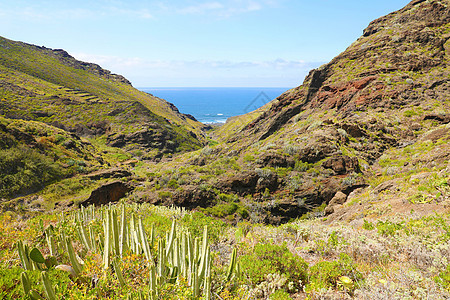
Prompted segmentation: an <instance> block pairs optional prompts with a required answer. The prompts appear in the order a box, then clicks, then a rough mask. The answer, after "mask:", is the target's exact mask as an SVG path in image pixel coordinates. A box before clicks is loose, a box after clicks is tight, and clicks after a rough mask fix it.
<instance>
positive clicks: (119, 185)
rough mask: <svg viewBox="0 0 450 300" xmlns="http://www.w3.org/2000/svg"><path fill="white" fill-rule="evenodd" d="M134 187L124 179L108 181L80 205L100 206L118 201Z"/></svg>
mask: <svg viewBox="0 0 450 300" xmlns="http://www.w3.org/2000/svg"><path fill="white" fill-rule="evenodd" d="M132 190H133V188H132V187H131V186H130V185H129V184H126V183H124V182H122V181H113V182H110V183H106V184H104V185H102V186H101V187H99V188H97V189H95V190H94V191H92V193H91V195H90V196H89V198H88V199H86V200H84V201H82V202H81V203H80V206H88V205H95V206H100V205H104V204H108V203H111V202H117V201H119V200H120V199H121V198H123V197H125V196H126V195H127V193H129V192H130V191H132Z"/></svg>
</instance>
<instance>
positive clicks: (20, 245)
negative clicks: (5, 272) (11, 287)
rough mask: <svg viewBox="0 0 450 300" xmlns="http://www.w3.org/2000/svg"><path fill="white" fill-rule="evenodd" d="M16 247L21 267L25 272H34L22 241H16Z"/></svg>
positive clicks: (26, 248) (26, 247)
mask: <svg viewBox="0 0 450 300" xmlns="http://www.w3.org/2000/svg"><path fill="white" fill-rule="evenodd" d="M16 246H17V252H19V257H20V261H21V262H22V267H23V268H24V269H25V270H34V267H33V264H32V263H31V261H30V257H29V254H28V246H27V245H24V244H23V242H22V241H18V242H17V244H16Z"/></svg>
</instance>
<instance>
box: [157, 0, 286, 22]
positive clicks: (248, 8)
mask: <svg viewBox="0 0 450 300" xmlns="http://www.w3.org/2000/svg"><path fill="white" fill-rule="evenodd" d="M277 3H278V1H276V0H245V1H243V0H225V1H220V2H218V1H214V2H211V1H208V2H198V3H196V4H194V5H189V6H186V7H178V8H174V7H172V8H168V7H166V8H168V10H170V11H175V12H177V13H179V14H192V15H205V14H208V15H212V16H217V17H224V18H228V17H232V16H234V15H238V14H243V13H248V12H253V11H258V10H262V9H264V8H266V7H269V6H274V5H275V4H277Z"/></svg>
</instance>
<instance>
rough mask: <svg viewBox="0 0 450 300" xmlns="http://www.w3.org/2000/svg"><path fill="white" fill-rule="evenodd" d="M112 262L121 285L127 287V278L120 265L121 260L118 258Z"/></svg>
mask: <svg viewBox="0 0 450 300" xmlns="http://www.w3.org/2000/svg"><path fill="white" fill-rule="evenodd" d="M112 264H113V267H114V272H115V273H116V275H117V279H118V280H119V284H120V287H121V288H125V287H126V283H125V279H124V278H123V274H122V270H121V269H120V267H119V262H118V261H117V258H116V259H113V260H112Z"/></svg>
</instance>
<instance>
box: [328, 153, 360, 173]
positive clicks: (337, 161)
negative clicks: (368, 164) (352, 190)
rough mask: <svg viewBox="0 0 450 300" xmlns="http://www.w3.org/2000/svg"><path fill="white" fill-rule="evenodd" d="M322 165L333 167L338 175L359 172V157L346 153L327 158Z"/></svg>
mask: <svg viewBox="0 0 450 300" xmlns="http://www.w3.org/2000/svg"><path fill="white" fill-rule="evenodd" d="M322 166H323V167H324V168H326V169H332V170H333V171H334V172H335V173H336V174H338V175H342V174H348V173H350V172H359V163H358V159H357V158H356V157H348V156H345V155H336V156H333V157H331V158H329V159H327V160H326V161H325V162H324V163H323V164H322Z"/></svg>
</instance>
